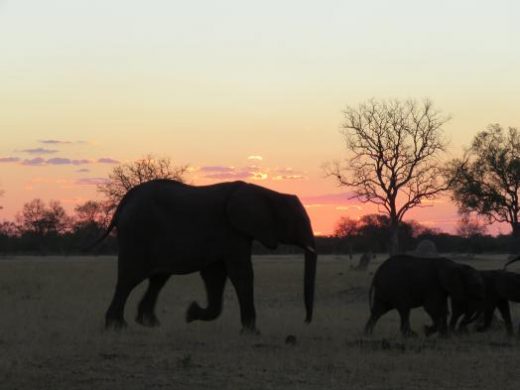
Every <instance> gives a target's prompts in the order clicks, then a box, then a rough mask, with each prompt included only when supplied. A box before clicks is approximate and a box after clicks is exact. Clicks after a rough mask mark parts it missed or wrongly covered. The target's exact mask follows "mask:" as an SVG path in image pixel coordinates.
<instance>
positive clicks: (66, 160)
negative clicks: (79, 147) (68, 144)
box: [46, 157, 91, 165]
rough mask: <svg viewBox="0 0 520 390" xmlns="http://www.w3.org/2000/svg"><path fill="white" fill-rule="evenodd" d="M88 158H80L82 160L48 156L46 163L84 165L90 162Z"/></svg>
mask: <svg viewBox="0 0 520 390" xmlns="http://www.w3.org/2000/svg"><path fill="white" fill-rule="evenodd" d="M90 163H91V161H90V160H86V159H82V160H71V159H70V158H61V157H56V158H50V159H48V160H47V161H46V164H50V165H85V164H90Z"/></svg>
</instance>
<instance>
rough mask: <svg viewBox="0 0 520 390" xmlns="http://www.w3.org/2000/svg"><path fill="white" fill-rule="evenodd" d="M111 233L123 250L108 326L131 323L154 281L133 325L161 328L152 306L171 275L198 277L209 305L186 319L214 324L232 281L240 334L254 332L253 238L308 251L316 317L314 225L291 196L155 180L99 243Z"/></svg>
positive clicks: (193, 309) (307, 294)
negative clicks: (131, 306)
mask: <svg viewBox="0 0 520 390" xmlns="http://www.w3.org/2000/svg"><path fill="white" fill-rule="evenodd" d="M114 227H117V240H118V246H119V257H118V276H117V284H116V289H115V293H114V297H113V299H112V303H111V304H110V307H109V308H108V310H107V312H106V326H107V327H115V328H120V327H123V326H125V325H126V323H125V320H124V306H125V302H126V300H127V297H128V295H129V294H130V292H131V291H132V289H133V288H134V287H135V286H136V285H137V284H139V283H140V282H142V281H143V280H144V279H149V285H148V290H147V291H146V293H145V294H144V296H143V298H142V300H141V302H140V303H139V306H138V314H137V318H136V321H137V322H139V323H140V324H142V325H146V326H156V325H158V324H159V322H158V320H157V317H156V316H155V313H154V311H155V309H154V308H155V303H156V301H157V296H158V294H159V291H160V290H161V288H162V287H163V286H164V284H165V283H166V281H167V280H168V278H169V277H170V275H172V274H187V273H192V272H200V275H201V277H202V280H203V281H204V284H205V287H206V293H207V307H206V308H201V307H200V306H199V305H198V304H197V303H196V302H193V303H192V304H191V305H190V306H189V308H188V310H187V313H186V320H187V321H188V322H190V321H194V320H202V321H210V320H213V319H215V318H217V317H218V316H219V315H220V313H221V310H222V295H223V291H224V285H225V282H226V279H227V278H228V277H229V279H230V280H231V283H232V284H233V286H234V288H235V291H236V294H237V296H238V301H239V305H240V315H241V321H242V327H243V330H249V331H256V328H255V318H256V314H255V306H254V296H253V267H252V263H251V243H252V241H253V240H258V241H260V242H261V243H262V244H263V245H265V246H266V247H268V248H271V249H274V248H276V246H277V245H278V243H283V244H293V245H297V246H299V247H301V248H303V249H304V250H305V273H304V300H305V307H306V312H307V314H306V321H307V322H310V321H311V319H312V311H313V300H314V280H315V274H316V260H317V255H316V251H315V242H314V236H313V232H312V227H311V222H310V220H309V217H308V215H307V213H306V211H305V209H304V208H303V206H302V204H301V203H300V201H299V199H298V198H297V197H296V196H294V195H286V194H281V193H278V192H275V191H271V190H269V189H266V188H263V187H260V186H257V185H253V184H248V183H244V182H241V181H237V182H230V183H220V184H214V185H208V186H200V187H197V186H191V185H186V184H182V183H179V182H176V181H172V180H153V181H150V182H147V183H144V184H141V185H138V186H136V187H134V188H133V189H131V190H130V191H129V192H128V193H127V194H126V195H125V196H124V197H123V199H122V200H121V202H120V203H119V205H118V207H117V209H116V211H115V213H114V216H113V218H112V221H111V223H110V225H109V227H108V229H107V231H106V232H105V233H104V235H103V236H102V237H101V238H100V239H98V241H97V242H96V244H97V243H99V242H101V241H102V240H103V239H104V238H105V237H106V236H107V235H108V234H109V232H110V231H111V230H112V229H113V228H114ZM94 245H95V244H94Z"/></svg>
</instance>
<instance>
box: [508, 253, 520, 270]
mask: <svg viewBox="0 0 520 390" xmlns="http://www.w3.org/2000/svg"><path fill="white" fill-rule="evenodd" d="M519 260H520V256H517V257H515V258H514V259H513V260H509V261H508V262H507V263H505V264H504V270H505V269H506V267H507V266H508V265H509V264H512V263H514V262H516V261H519Z"/></svg>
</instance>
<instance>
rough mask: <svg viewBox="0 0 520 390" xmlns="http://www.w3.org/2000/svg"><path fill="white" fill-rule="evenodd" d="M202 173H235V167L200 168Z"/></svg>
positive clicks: (215, 166)
mask: <svg viewBox="0 0 520 390" xmlns="http://www.w3.org/2000/svg"><path fill="white" fill-rule="evenodd" d="M200 171H201V172H234V171H235V168H234V167H226V166H222V165H210V166H205V167H201V168H200Z"/></svg>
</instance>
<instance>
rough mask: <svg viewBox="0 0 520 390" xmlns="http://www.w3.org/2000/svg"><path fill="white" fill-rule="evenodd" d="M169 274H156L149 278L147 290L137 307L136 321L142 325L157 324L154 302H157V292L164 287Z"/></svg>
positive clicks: (151, 325)
mask: <svg viewBox="0 0 520 390" xmlns="http://www.w3.org/2000/svg"><path fill="white" fill-rule="evenodd" d="M169 278H170V275H168V274H158V275H153V276H151V277H150V278H149V284H148V290H146V293H145V294H144V296H143V299H141V302H140V303H139V306H138V308H137V317H136V319H135V320H136V322H137V323H139V324H141V325H143V326H150V327H154V326H159V325H160V323H159V320H158V319H157V316H156V315H155V304H156V303H157V297H158V296H159V292H160V291H161V289H162V288H163V287H164V285H165V284H166V282H167V281H168V279H169Z"/></svg>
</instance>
